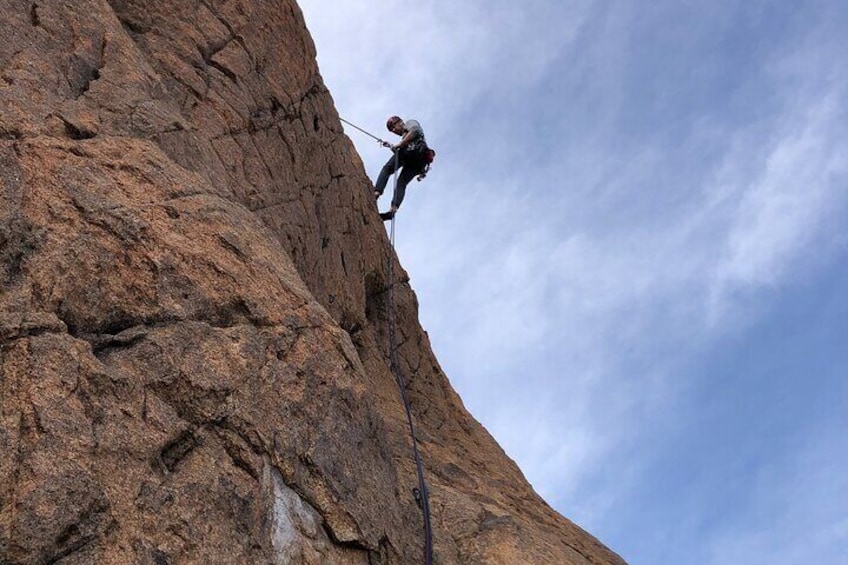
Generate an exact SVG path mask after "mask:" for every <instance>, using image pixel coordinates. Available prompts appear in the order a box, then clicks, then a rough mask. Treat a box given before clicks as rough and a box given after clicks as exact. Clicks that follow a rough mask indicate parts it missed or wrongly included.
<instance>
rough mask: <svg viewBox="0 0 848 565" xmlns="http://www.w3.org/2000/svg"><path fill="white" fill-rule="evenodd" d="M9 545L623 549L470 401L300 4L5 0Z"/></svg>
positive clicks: (488, 555)
mask: <svg viewBox="0 0 848 565" xmlns="http://www.w3.org/2000/svg"><path fill="white" fill-rule="evenodd" d="M0 19H2V25H0V69H2V74H0V260H2V268H0V290H1V291H2V294H0V400H2V406H0V447H1V448H2V454H3V456H2V457H0V562H2V563H4V564H5V563H9V564H30V563H45V564H46V563H60V564H63V565H71V564H83V563H117V564H121V563H127V564H129V563H141V564H155V565H162V564H178V563H179V564H182V563H308V564H319V563H320V564H323V563H338V564H347V563H350V564H359V563H362V564H369V563H370V564H379V563H385V564H395V563H399V564H401V563H402V564H406V563H420V562H422V555H423V533H422V517H421V512H420V510H419V509H418V507H417V506H416V504H415V501H414V500H413V498H412V496H411V489H412V487H414V486H416V479H415V469H414V465H413V461H412V458H411V444H410V438H409V434H408V430H407V427H406V421H405V417H404V412H403V406H402V404H401V401H400V396H399V393H398V390H397V386H396V384H395V380H394V377H393V375H392V373H391V371H390V369H389V361H388V353H389V352H388V349H387V344H388V338H387V317H386V316H387V311H386V305H387V304H386V300H387V293H386V288H387V284H388V282H389V281H387V265H388V261H390V260H391V261H394V262H395V263H394V272H395V274H396V278H397V281H396V286H395V289H396V292H395V298H396V301H397V316H398V333H399V342H400V345H399V358H400V365H401V369H402V370H403V372H404V375H405V378H406V380H407V386H408V394H409V396H410V398H411V402H412V410H413V414H414V418H415V421H416V425H417V429H418V435H419V439H420V441H421V449H422V454H423V458H424V462H425V465H426V473H427V480H428V483H429V486H430V490H431V506H432V516H433V526H434V541H435V549H436V562H437V563H504V564H520V563H529V564H541V563H554V564H573V565H583V564H589V563H591V564H620V563H623V561H622V560H621V559H620V558H619V557H618V556H616V555H615V554H613V553H612V552H610V551H609V550H607V549H606V548H605V547H603V546H602V545H601V544H600V543H599V542H598V541H597V540H595V539H594V538H593V537H591V536H590V535H588V534H586V533H585V532H583V531H582V530H580V529H579V528H577V527H576V526H574V525H573V524H572V523H571V522H569V521H568V520H566V519H565V518H563V517H562V516H560V515H559V514H557V513H556V512H554V511H553V510H552V509H550V508H549V507H548V506H547V505H546V504H545V503H544V501H542V500H541V498H539V496H538V495H537V494H536V493H534V492H533V490H532V489H531V488H530V486H529V485H528V484H527V482H526V480H525V479H524V477H523V476H522V474H521V472H520V471H519V469H518V468H517V467H516V465H515V464H514V463H513V462H512V461H511V460H510V459H509V458H508V457H507V456H506V455H505V454H504V453H503V451H502V450H501V449H500V448H499V446H498V445H497V444H496V443H495V442H494V441H493V439H492V438H491V437H490V436H489V434H488V433H487V432H486V431H485V430H484V429H483V428H482V427H481V426H480V425H479V424H478V423H477V422H476V421H475V420H474V419H473V418H472V417H471V416H470V415H469V414H468V413H467V411H466V410H465V409H464V407H463V406H462V403H461V401H460V399H459V398H458V396H457V395H456V393H455V392H454V391H453V389H452V388H451V386H450V384H449V382H448V380H447V378H446V376H445V375H444V374H443V373H442V371H441V369H440V368H439V365H438V362H437V361H436V359H435V357H434V356H433V353H432V351H431V349H430V345H429V342H428V339H427V335H426V333H425V332H424V331H423V330H422V328H421V327H420V325H419V323H418V319H417V303H416V299H415V295H414V294H413V292H412V290H411V288H410V287H409V285H408V278H407V276H406V274H405V272H404V271H403V269H402V268H401V266H400V264H399V263H397V258H396V257H395V256H394V255H393V253H392V251H391V248H390V246H389V244H388V240H387V238H386V234H385V230H384V227H383V224H382V222H381V221H380V220H379V218H378V216H377V212H376V207H375V205H374V202H373V198H372V196H371V184H370V181H369V180H368V178H367V176H366V175H365V172H364V169H363V166H362V163H361V161H360V159H359V157H358V155H357V154H356V152H355V150H354V148H353V146H352V144H351V143H350V141H349V140H348V139H347V137H345V135H344V134H343V133H342V129H341V126H340V123H339V120H338V116H337V114H336V111H335V109H334V107H333V102H332V98H331V96H330V94H329V92H328V91H327V89H326V88H325V86H324V85H323V83H322V80H321V77H320V75H319V73H318V69H317V65H316V63H315V50H314V46H313V44H312V40H311V39H310V37H309V34H308V31H307V30H306V27H305V25H304V22H303V17H302V15H301V13H300V10H299V8H298V7H297V5H296V4H295V3H294V2H291V1H286V0H272V1H261V2H260V1H259V0H253V1H247V0H243V1H239V0H229V1H215V0H205V1H190V0H176V1H169V2H165V1H157V2H143V1H141V0H126V1H121V0H112V1H109V2H107V1H105V0H103V1H96V0H80V1H76V2H59V1H39V2H32V1H26V2H24V1H17V0H0Z"/></svg>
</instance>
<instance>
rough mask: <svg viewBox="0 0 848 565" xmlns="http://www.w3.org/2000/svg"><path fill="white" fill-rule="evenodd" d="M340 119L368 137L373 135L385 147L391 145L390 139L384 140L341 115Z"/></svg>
mask: <svg viewBox="0 0 848 565" xmlns="http://www.w3.org/2000/svg"><path fill="white" fill-rule="evenodd" d="M339 119H340V120H341V121H343V122H344V123H346V124H347V125H349V126H351V127H352V128H356V129H358V130H359V131H361V132H362V133H364V134H365V135H367V136H368V137H372V138H374V139H376V140H377V141H378V142H380V145H383V146H385V147H389V146H390V145H391V144H390V143H389V142H388V141H383V140H382V139H380V138H379V137H377V136H376V135H374V134H373V133H369V132H367V131H365V130H364V129H362V128H361V127H359V126H358V125H356V124H352V123H350V122H349V121H347V120H346V119H344V118H342V117H341V116H339ZM395 172H397V171H395Z"/></svg>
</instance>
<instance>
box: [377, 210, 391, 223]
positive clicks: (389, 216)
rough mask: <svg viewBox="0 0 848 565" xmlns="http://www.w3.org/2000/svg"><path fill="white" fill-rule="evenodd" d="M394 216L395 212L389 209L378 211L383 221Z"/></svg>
mask: <svg viewBox="0 0 848 565" xmlns="http://www.w3.org/2000/svg"><path fill="white" fill-rule="evenodd" d="M394 217H395V213H394V212H392V211H391V210H389V211H388V212H380V218H382V219H383V221H384V222H386V221H388V220H391V219H392V218H394Z"/></svg>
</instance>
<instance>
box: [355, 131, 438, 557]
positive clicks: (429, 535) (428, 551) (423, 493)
mask: <svg viewBox="0 0 848 565" xmlns="http://www.w3.org/2000/svg"><path fill="white" fill-rule="evenodd" d="M351 125H352V124H351ZM354 127H356V126H354ZM366 133H367V132H366ZM369 135H370V134H369ZM372 137H373V136H372ZM398 164H399V162H398V154H397V153H395V189H397V183H398ZM396 218H397V214H395V215H393V216H392V224H391V230H390V237H389V240H390V241H391V244H392V251H393V252H394V250H395V221H396ZM393 255H394V253H393V254H391V255H389V268H388V271H389V304H388V318H389V360H390V364H391V369H392V373H394V375H395V380H396V381H397V384H398V388H399V389H400V396H401V398H402V399H403V406H404V409H405V410H406V421H407V423H408V424H409V434H410V436H412V452H413V453H414V455H415V466H416V468H417V470H418V488H417V489H413V491H412V492H413V495H414V496H415V500H416V501H417V502H418V506H420V507H421V511H422V513H423V514H424V562H425V563H426V565H432V563H433V532H432V529H431V527H430V493H429V492H428V490H427V483H426V482H425V481H424V465H423V464H422V463H421V454H420V453H419V452H418V437H417V436H416V435H415V426H414V424H413V423H412V411H411V409H410V407H409V399H408V398H407V396H406V383H405V382H404V379H403V374H402V373H401V370H400V364H399V363H398V358H397V339H396V338H395V293H394V286H395V279H394V268H393V265H394V261H393V260H392V259H393Z"/></svg>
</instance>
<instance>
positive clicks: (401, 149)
mask: <svg viewBox="0 0 848 565" xmlns="http://www.w3.org/2000/svg"><path fill="white" fill-rule="evenodd" d="M386 128H387V129H388V130H389V131H390V132H392V133H394V134H396V135H399V136H401V140H400V141H398V142H397V144H396V145H392V144H391V143H389V142H387V141H384V142H383V145H384V146H385V147H388V148H390V149H391V150H392V153H394V155H392V157H391V159H389V160H388V161H387V162H386V164H385V165H383V169H382V170H381V171H380V176H379V177H377V184H376V185H374V197H375V198H378V199H379V198H380V196H381V195H382V194H383V191H384V190H385V189H386V183H387V182H388V181H389V177H390V176H392V174H393V173H395V171H396V170H397V169H396V168H395V167H396V166H397V168H398V169H400V173H399V175H398V179H397V184H396V185H395V191H394V194H393V195H392V205H391V207H390V208H389V210H388V211H386V212H383V213H382V214H380V217H381V218H382V219H383V220H384V221H385V220H391V219H392V218H393V217H394V215H395V212H397V211H398V208H400V204H401V202H403V197H404V196H405V195H406V185H408V184H409V182H410V181H411V180H412V179H413V178H414V177H415V176H421V178H423V175H424V174H426V171H427V165H428V163H429V162H430V160H432V151H431V150H430V149H429V148H428V147H427V141H426V140H425V139H424V130H423V129H421V124H419V123H418V122H417V121H415V120H406V121H404V120H402V119H400V117H399V116H392V117H390V118H389V119H388V120H387V121H386Z"/></svg>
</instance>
